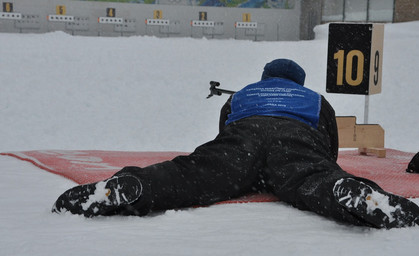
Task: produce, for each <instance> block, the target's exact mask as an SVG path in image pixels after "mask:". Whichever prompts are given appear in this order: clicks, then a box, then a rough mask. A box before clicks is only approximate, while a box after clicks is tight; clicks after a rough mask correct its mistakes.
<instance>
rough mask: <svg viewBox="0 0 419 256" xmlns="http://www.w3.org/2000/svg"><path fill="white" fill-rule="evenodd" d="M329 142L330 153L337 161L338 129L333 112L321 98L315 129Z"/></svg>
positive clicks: (328, 104)
mask: <svg viewBox="0 0 419 256" xmlns="http://www.w3.org/2000/svg"><path fill="white" fill-rule="evenodd" d="M317 129H318V130H319V131H320V132H321V133H322V134H323V135H324V136H325V137H326V138H327V139H328V141H329V148H330V153H331V154H332V156H333V158H334V159H335V160H337V158H338V152H339V138H338V128H337V124H336V116H335V110H334V109H333V107H332V106H331V105H330V103H329V102H328V101H327V100H326V99H325V98H324V97H323V96H322V99H321V110H320V118H319V125H318V128H317Z"/></svg>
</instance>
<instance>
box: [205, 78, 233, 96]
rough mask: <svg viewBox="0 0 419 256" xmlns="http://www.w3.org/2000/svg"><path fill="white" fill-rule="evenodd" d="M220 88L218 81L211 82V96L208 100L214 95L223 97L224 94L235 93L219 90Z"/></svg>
mask: <svg viewBox="0 0 419 256" xmlns="http://www.w3.org/2000/svg"><path fill="white" fill-rule="evenodd" d="M218 86H220V83H219V82H216V81H211V82H210V94H209V95H208V96H207V99H209V98H211V97H212V96H214V95H217V96H221V95H222V94H223V93H227V94H234V93H235V91H229V90H224V89H220V88H217V87H218Z"/></svg>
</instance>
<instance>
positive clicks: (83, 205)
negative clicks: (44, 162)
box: [52, 175, 142, 217]
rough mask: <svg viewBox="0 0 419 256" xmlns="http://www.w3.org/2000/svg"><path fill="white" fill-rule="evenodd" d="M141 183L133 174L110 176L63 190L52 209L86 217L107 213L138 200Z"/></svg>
mask: <svg viewBox="0 0 419 256" xmlns="http://www.w3.org/2000/svg"><path fill="white" fill-rule="evenodd" d="M141 193H142V184H141V182H140V180H139V179H138V178H136V177H134V176H131V175H126V176H121V177H117V176H115V177H112V178H110V179H107V180H105V181H100V182H97V183H90V184H85V185H80V186H77V187H74V188H72V189H69V190H67V191H66V192H64V193H63V194H62V195H61V196H60V197H59V198H58V199H57V201H56V202H55V204H54V206H53V208H52V211H53V212H56V213H64V212H67V211H69V212H71V213H73V214H82V215H84V216H86V217H93V216H98V215H108V214H109V213H111V212H114V211H116V210H117V209H119V208H121V207H124V206H127V205H130V204H131V203H133V202H135V201H136V200H138V198H139V197H140V196H141Z"/></svg>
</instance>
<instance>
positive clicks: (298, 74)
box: [262, 59, 306, 85]
mask: <svg viewBox="0 0 419 256" xmlns="http://www.w3.org/2000/svg"><path fill="white" fill-rule="evenodd" d="M272 77H279V78H285V79H289V80H292V81H294V82H296V83H297V84H300V85H304V80H305V78H306V72H304V69H303V68H302V67H300V66H299V65H298V64H297V63H295V62H294V61H292V60H289V59H276V60H273V61H271V62H269V63H268V64H266V65H265V68H264V70H263V73H262V80H265V79H268V78H272Z"/></svg>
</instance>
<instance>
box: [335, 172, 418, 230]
mask: <svg viewBox="0 0 419 256" xmlns="http://www.w3.org/2000/svg"><path fill="white" fill-rule="evenodd" d="M333 194H334V196H335V198H336V200H337V201H338V203H339V204H340V205H342V206H343V207H345V208H346V209H347V210H348V211H349V212H350V213H352V214H353V215H355V216H357V217H359V218H361V219H363V220H364V221H366V222H367V223H369V224H371V225H372V226H373V227H376V228H387V229H390V228H396V227H397V228H398V227H407V226H414V225H415V224H417V223H416V222H417V221H418V218H419V217H418V214H419V207H418V206H417V205H416V204H415V203H413V202H411V201H409V200H408V199H406V198H403V197H400V196H397V195H394V194H390V193H386V192H384V191H377V190H375V189H373V188H372V187H370V186H369V185H367V184H365V183H363V182H361V181H357V180H354V179H351V178H346V179H341V180H340V181H338V182H337V183H336V184H335V186H334V188H333Z"/></svg>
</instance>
